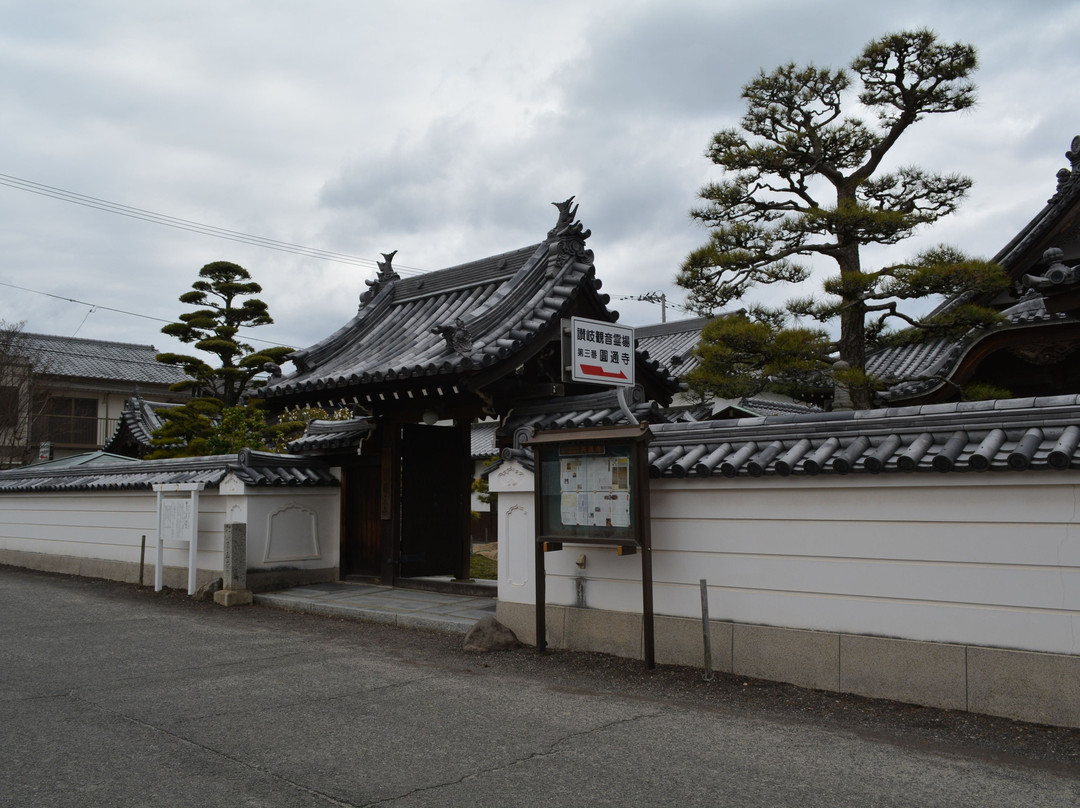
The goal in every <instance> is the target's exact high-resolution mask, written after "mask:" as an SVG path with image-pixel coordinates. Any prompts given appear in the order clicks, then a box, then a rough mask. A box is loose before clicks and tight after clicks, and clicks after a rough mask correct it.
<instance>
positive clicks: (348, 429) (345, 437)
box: [288, 418, 375, 454]
mask: <svg viewBox="0 0 1080 808" xmlns="http://www.w3.org/2000/svg"><path fill="white" fill-rule="evenodd" d="M374 429H375V422H374V421H373V420H372V419H371V418H351V419H349V420H348V421H321V420H317V421H311V422H310V423H309V424H308V425H307V430H306V431H305V432H304V435H303V437H300V438H297V439H296V440H294V441H292V442H291V443H290V444H289V445H288V449H289V451H290V452H292V453H294V454H303V453H304V452H324V451H330V450H337V449H355V448H356V447H357V446H359V445H360V443H361V442H362V441H363V440H364V439H365V438H367V436H368V435H370V434H371V432H372V430H374Z"/></svg>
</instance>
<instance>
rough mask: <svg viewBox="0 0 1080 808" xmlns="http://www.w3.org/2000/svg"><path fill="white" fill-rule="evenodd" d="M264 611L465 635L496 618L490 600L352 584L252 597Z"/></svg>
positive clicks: (491, 600)
mask: <svg viewBox="0 0 1080 808" xmlns="http://www.w3.org/2000/svg"><path fill="white" fill-rule="evenodd" d="M255 602H256V603H259V604H261V605H263V606H277V607H278V608H282V609H290V610H292V611H296V612H307V613H308V614H322V615H330V616H334V617H355V618H358V619H361V620H370V621H373V622H376V623H388V624H390V625H395V626H403V627H408V628H423V629H432V630H434V631H448V632H451V633H453V634H465V633H467V632H468V631H469V629H470V628H472V627H473V626H474V625H475V624H476V621H477V620H480V619H481V618H483V617H487V616H488V615H491V616H492V617H494V616H495V599H494V598H485V597H468V596H465V595H452V594H443V593H441V592H426V591H424V590H421V589H395V588H392V587H388V586H377V585H375V584H357V583H348V582H340V583H326V584H312V585H309V586H295V587H293V588H291V589H284V590H282V591H280V592H269V593H266V594H262V595H256V596H255Z"/></svg>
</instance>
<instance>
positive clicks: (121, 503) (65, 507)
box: [0, 491, 224, 580]
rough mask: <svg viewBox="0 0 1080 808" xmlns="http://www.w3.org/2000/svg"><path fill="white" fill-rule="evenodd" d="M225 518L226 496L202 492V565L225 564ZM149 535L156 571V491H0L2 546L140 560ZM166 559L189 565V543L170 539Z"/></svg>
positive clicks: (150, 561) (148, 560)
mask: <svg viewBox="0 0 1080 808" xmlns="http://www.w3.org/2000/svg"><path fill="white" fill-rule="evenodd" d="M223 517H224V503H223V501H222V498H221V497H219V496H217V495H216V494H214V493H210V492H200V496H199V551H198V562H197V563H198V567H199V569H206V570H215V571H217V572H218V573H220V571H221V569H222V561H223V557H224V556H223V553H224V549H223V542H224V518H223ZM144 535H145V536H146V558H145V564H146V569H147V570H150V571H152V570H153V566H154V553H155V547H156V544H155V543H156V541H157V495H156V494H155V493H154V492H153V491H124V492H111V491H110V492H77V493H59V492H58V493H26V494H4V495H2V496H0V550H11V551H14V552H21V553H44V554H47V555H53V556H69V557H73V558H95V559H103V560H107V561H126V562H132V563H135V564H138V563H139V555H140V550H141V545H142V537H143V536H144ZM164 563H165V565H166V566H177V567H185V568H186V567H187V564H188V556H187V543H186V542H185V543H180V542H166V544H165V554H164ZM151 574H152V572H151ZM150 580H152V578H151V579H150Z"/></svg>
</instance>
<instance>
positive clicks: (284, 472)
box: [0, 449, 338, 494]
mask: <svg viewBox="0 0 1080 808" xmlns="http://www.w3.org/2000/svg"><path fill="white" fill-rule="evenodd" d="M230 473H231V474H235V475H236V476H237V477H238V478H239V479H240V480H242V481H243V482H244V483H246V484H248V485H256V486H335V485H338V481H337V479H336V478H335V477H334V476H333V475H332V474H331V473H330V470H329V468H328V467H327V466H326V464H325V463H322V462H320V461H318V460H315V459H312V458H307V457H297V456H295V455H279V454H273V453H271V452H256V451H252V450H250V449H244V450H242V451H241V452H240V453H239V454H236V455H219V456H215V457H181V458H172V459H168V460H141V461H137V462H132V461H130V460H129V459H127V458H122V459H118V460H116V461H115V463H114V464H110V465H98V464H95V465H93V466H92V467H90V466H65V467H62V468H57V467H56V466H55V465H53V464H48V463H41V464H37V465H33V466H26V467H24V468H18V469H9V470H7V471H0V494H5V493H26V492H33V491H119V490H139V489H143V490H145V489H148V488H151V487H153V485H154V484H156V483H162V484H165V483H204V484H205V485H206V487H207V488H216V487H217V485H218V484H219V483H220V482H221V481H222V480H223V479H224V478H225V476H226V475H227V474H230Z"/></svg>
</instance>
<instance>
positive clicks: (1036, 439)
mask: <svg viewBox="0 0 1080 808" xmlns="http://www.w3.org/2000/svg"><path fill="white" fill-rule="evenodd" d="M651 430H652V433H653V440H652V442H651V443H650V445H649V472H650V475H651V476H654V477H685V476H690V475H693V476H700V477H718V476H723V477H736V476H740V477H744V476H753V477H759V476H762V475H774V474H775V475H780V476H787V475H789V474H795V475H804V474H805V475H816V474H848V473H870V474H877V473H890V472H928V471H936V472H961V471H1025V470H1029V469H1067V468H1080V455H1078V453H1077V447H1078V446H1080V396H1075V395H1069V396H1052V397H1047V398H1041V399H1030V398H1029V399H1011V400H1006V401H979V402H958V403H952V404H933V405H925V406H921V407H919V406H916V407H897V408H894V409H882V410H855V411H851V410H849V411H843V412H828V413H817V414H811V415H807V414H802V415H785V416H771V417H765V418H743V419H739V420H738V421H734V422H732V421H707V422H701V423H678V424H656V425H653V426H651Z"/></svg>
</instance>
